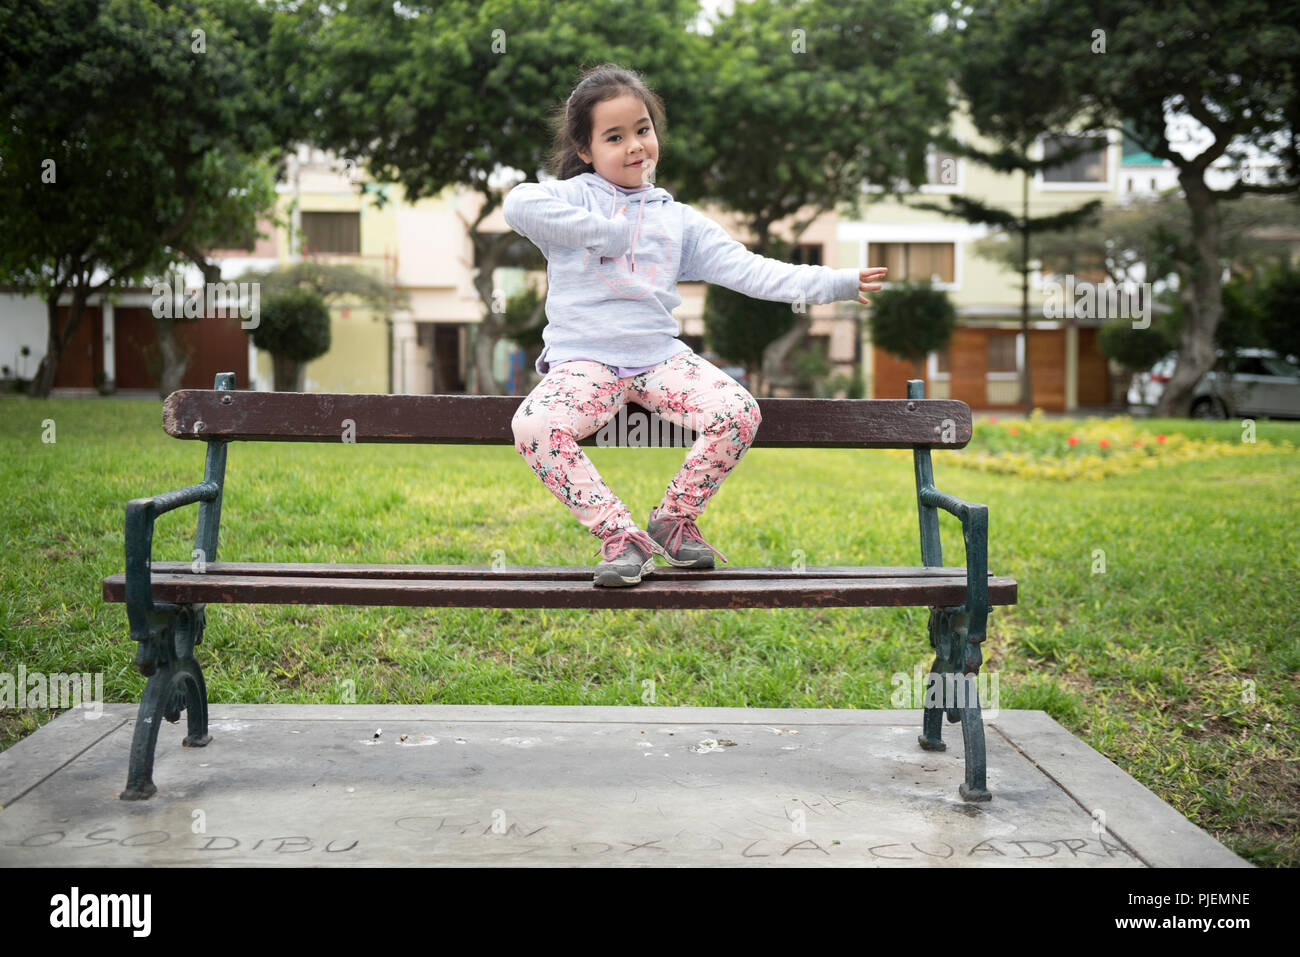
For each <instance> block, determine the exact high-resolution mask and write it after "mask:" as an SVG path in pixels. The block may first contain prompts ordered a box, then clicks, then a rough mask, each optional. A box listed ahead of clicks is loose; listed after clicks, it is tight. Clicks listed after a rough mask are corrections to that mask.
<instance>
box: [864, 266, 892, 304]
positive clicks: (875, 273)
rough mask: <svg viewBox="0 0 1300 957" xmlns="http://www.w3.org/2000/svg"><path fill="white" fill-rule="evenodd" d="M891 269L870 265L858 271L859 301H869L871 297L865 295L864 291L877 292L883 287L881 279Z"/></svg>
mask: <svg viewBox="0 0 1300 957" xmlns="http://www.w3.org/2000/svg"><path fill="white" fill-rule="evenodd" d="M887 272H889V269H888V268H887V267H885V266H868V267H867V268H866V269H863V270H862V271H861V272H859V273H858V289H859V290H860V291H859V293H858V302H861V303H869V302H871V300H870V299H867V298H865V297H863V295H862V292H875V291H876V290H877V289H880V288H881V285H880V282H879V280H881V279H884V278H885V273H887Z"/></svg>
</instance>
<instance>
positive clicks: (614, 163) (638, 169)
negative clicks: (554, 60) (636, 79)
mask: <svg viewBox="0 0 1300 957" xmlns="http://www.w3.org/2000/svg"><path fill="white" fill-rule="evenodd" d="M591 130H592V140H591V143H590V144H589V145H588V148H587V149H585V150H579V151H578V155H579V156H581V157H582V159H583V162H585V163H590V164H591V165H592V166H594V167H595V168H596V172H597V173H599V174H600V175H601V176H603V177H605V179H607V180H609V181H610V182H611V183H617V184H618V185H619V186H625V187H627V188H628V189H636V188H637V187H638V186H641V185H642V183H643V180H642V176H643V175H644V173H645V170H646V167H647V166H648V165H649V162H650V161H653V162H654V164H655V165H658V163H659V141H658V140H657V139H655V128H654V123H653V122H652V121H651V119H650V115H649V111H648V110H646V107H645V104H644V103H643V102H641V98H640V97H639V96H633V95H632V94H631V93H624V94H623V95H622V96H619V97H615V98H614V99H609V100H602V101H601V102H600V103H597V104H596V106H595V108H594V109H593V110H592V115H591Z"/></svg>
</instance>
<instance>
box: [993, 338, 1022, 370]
mask: <svg viewBox="0 0 1300 957" xmlns="http://www.w3.org/2000/svg"><path fill="white" fill-rule="evenodd" d="M988 371H989V372H1018V371H1019V369H1017V367H1016V334H1015V333H1014V332H1010V333H1007V332H1003V333H997V332H994V333H990V334H989V365H988Z"/></svg>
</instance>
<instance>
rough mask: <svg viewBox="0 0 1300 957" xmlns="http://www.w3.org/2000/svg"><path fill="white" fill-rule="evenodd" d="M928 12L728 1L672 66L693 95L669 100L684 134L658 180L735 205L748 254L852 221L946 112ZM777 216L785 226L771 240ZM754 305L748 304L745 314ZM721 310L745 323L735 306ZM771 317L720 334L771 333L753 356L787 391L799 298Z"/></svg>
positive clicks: (695, 197)
mask: <svg viewBox="0 0 1300 957" xmlns="http://www.w3.org/2000/svg"><path fill="white" fill-rule="evenodd" d="M940 6H941V4H938V3H933V2H927V0H883V2H876V0H846V2H830V0H809V2H805V3H801V4H797V5H794V6H792V5H790V4H788V3H785V2H782V0H754V2H750V3H738V4H735V6H734V8H733V10H732V11H731V13H730V15H728V16H726V17H723V18H722V19H721V20H719V22H718V23H717V25H716V26H715V27H714V30H713V34H712V36H711V37H710V49H711V51H712V53H711V56H710V57H709V59H708V61H707V63H701V64H700V65H699V66H698V67H697V70H698V72H697V73H688V72H686V71H682V72H683V75H684V79H685V80H686V81H687V82H688V83H689V84H690V85H691V87H692V89H689V90H685V91H681V92H680V93H679V94H678V96H677V98H676V100H675V101H674V102H675V105H676V108H677V117H676V118H677V122H678V124H679V126H680V128H681V129H682V130H683V131H684V132H683V133H682V139H683V143H682V145H681V146H680V147H679V148H678V149H677V150H676V151H675V152H674V153H673V155H672V157H671V160H670V162H671V163H672V164H673V165H672V166H671V167H670V170H671V171H670V173H669V175H674V174H675V176H676V181H677V182H678V183H679V184H680V187H681V188H680V189H678V190H677V191H675V198H677V199H679V200H680V201H682V202H704V201H708V202H713V203H717V204H718V205H719V206H721V207H723V208H724V209H729V210H733V211H735V212H736V213H738V214H739V215H740V216H741V217H743V219H744V222H745V225H746V228H747V229H748V231H749V233H750V234H751V235H752V236H753V237H754V241H753V243H752V245H751V249H752V250H753V251H754V252H756V253H758V254H759V255H763V256H769V257H771V258H777V259H780V258H784V257H785V254H786V250H787V249H788V248H789V245H790V244H792V243H796V242H798V240H799V238H800V236H801V235H802V234H803V233H804V231H805V230H806V229H807V228H808V226H810V225H811V224H812V223H813V222H814V221H815V220H816V219H817V218H818V217H819V216H821V215H823V214H825V213H827V212H831V211H832V210H835V209H836V208H839V207H844V208H847V209H849V210H851V211H852V212H853V213H854V214H856V215H861V209H862V207H863V206H864V204H865V203H866V202H867V200H868V197H867V194H866V193H865V192H864V190H863V185H864V184H865V183H872V184H877V185H881V186H885V187H886V188H892V184H894V183H895V182H896V181H898V180H900V179H904V178H911V179H913V180H919V179H920V177H921V175H922V173H921V170H922V169H923V167H924V162H925V149H924V145H925V143H926V142H928V140H929V138H930V131H931V130H932V129H933V128H934V127H935V126H937V125H942V124H944V123H946V120H947V117H948V114H949V111H950V107H949V103H948V95H947V81H948V78H949V76H950V75H951V70H950V68H949V66H948V64H949V62H950V55H949V54H950V50H949V46H948V44H949V40H950V38H949V37H948V36H946V35H945V34H942V33H939V32H936V31H935V30H934V29H933V28H932V25H931V24H932V20H933V16H934V14H935V12H936V11H937V10H938V9H939V8H940ZM695 88H699V89H695ZM877 120H882V121H877ZM781 223H785V224H787V226H786V228H785V229H783V230H782V233H783V235H782V236H781V237H778V236H777V235H775V233H774V227H776V225H777V224H781ZM855 265H856V263H855ZM765 312H766V307H759V310H756V313H755V315H756V316H758V315H764V314H765ZM781 314H782V313H780V312H779V311H778V312H774V313H772V316H773V317H774V319H775V316H777V315H781ZM721 315H722V316H723V317H728V318H726V319H725V321H728V322H739V323H741V324H743V323H745V322H746V318H745V316H744V314H743V313H740V312H737V311H735V310H724V311H723V312H722V313H721ZM783 316H784V321H783V322H782V323H781V324H779V325H778V324H776V323H775V321H773V325H772V327H767V323H766V322H765V321H764V320H761V319H760V320H758V321H759V322H760V326H759V327H758V328H756V329H754V330H746V331H742V332H738V333H727V334H725V335H723V334H719V337H721V338H726V339H728V340H731V341H734V340H736V339H738V338H739V339H750V340H752V339H754V338H761V337H764V336H768V337H770V338H767V340H766V341H765V342H763V359H762V362H761V366H762V373H763V374H762V379H763V381H764V385H765V388H766V391H767V393H768V394H770V393H771V390H772V388H773V387H774V386H787V387H789V386H797V384H798V374H797V373H796V372H795V371H794V370H793V369H791V368H790V367H789V359H790V357H791V356H792V355H793V353H794V352H795V351H796V349H797V347H798V346H799V345H800V343H802V342H803V341H804V340H805V339H806V337H807V334H808V330H809V329H810V327H811V325H812V314H811V312H810V311H809V308H808V306H807V304H802V305H799V304H796V308H795V309H793V310H791V309H790V308H788V307H787V308H786V309H785V310H784V312H783ZM782 326H783V327H784V328H782ZM769 329H770V331H769ZM746 348H747V350H748V349H749V347H746ZM719 351H722V350H721V348H720V347H719ZM733 357H734V358H737V359H741V358H742V356H741V355H736V356H733Z"/></svg>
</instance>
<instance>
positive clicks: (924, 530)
mask: <svg viewBox="0 0 1300 957" xmlns="http://www.w3.org/2000/svg"><path fill="white" fill-rule="evenodd" d="M234 387H235V376H234V374H233V373H222V374H220V375H218V376H217V379H216V384H215V388H213V389H211V390H207V389H185V390H181V391H179V392H173V393H172V394H171V395H170V396H168V397H167V399H166V401H165V402H164V404H163V427H164V429H165V430H166V431H167V433H168V434H169V435H172V436H175V437H176V438H179V439H192V440H199V441H202V442H206V443H207V463H206V468H205V469H204V475H203V481H202V482H200V483H198V484H197V485H191V486H189V487H187V488H182V489H177V490H175V491H172V492H163V493H162V494H160V495H154V496H152V497H150V498H137V499H133V500H132V501H130V502H128V503H127V505H126V571H125V573H124V574H119V575H110V576H109V577H107V578H105V579H104V581H103V590H104V600H105V601H108V602H125V603H126V613H127V618H128V620H129V622H130V626H131V637H132V638H134V639H135V640H136V641H137V642H138V647H137V650H136V658H135V664H136V667H137V668H138V669H139V671H140V673H141V674H144V675H146V676H148V678H149V681H148V683H147V685H146V686H145V691H144V698H143V700H142V701H141V703H140V713H139V717H138V719H137V721H136V725H135V736H134V739H133V741H132V745H131V758H130V767H129V771H128V774H127V785H126V790H124V791H123V792H122V794H121V798H122V799H123V800H143V799H147V798H149V797H150V796H152V795H153V794H154V792H155V790H156V788H155V787H154V783H153V763H154V747H155V745H156V743H157V740H158V730H159V726H160V724H161V720H162V719H163V718H166V719H167V720H168V721H170V722H176V721H178V720H179V719H180V712H181V711H185V712H186V713H187V722H188V732H189V733H188V734H187V735H186V736H185V738H184V742H183V743H184V744H185V745H187V746H189V747H203V746H204V745H206V744H208V742H209V741H210V740H211V738H210V737H209V735H208V703H207V691H206V688H205V685H204V681H203V672H202V669H201V668H200V667H199V662H198V659H197V658H196V657H195V656H194V648H195V646H197V645H198V644H199V643H200V642H201V641H202V639H203V628H204V622H205V606H206V605H208V604H213V603H263V604H302V605H381V606H394V605H405V606H421V607H430V606H440V607H445V606H455V607H473V608H674V609H678V608H682V609H691V608H696V609H708V608H727V609H732V608H846V607H866V606H883V605H895V606H917V607H924V606H928V607H929V608H930V619H929V637H930V645H931V646H932V647H933V648H934V650H935V660H934V664H933V666H932V669H931V674H932V677H931V680H932V681H936V682H937V678H936V677H935V676H945V677H944V678H943V681H944V686H943V687H944V689H945V691H946V692H947V693H945V694H944V695H933V694H927V697H926V700H925V708H924V710H923V718H922V733H921V735H920V738H919V741H920V745H921V747H922V748H925V749H927V750H938V751H942V750H944V748H945V745H944V743H943V741H942V740H941V734H940V733H941V727H942V725H941V717H942V715H943V714H944V713H945V712H946V714H947V717H948V720H949V721H950V722H957V721H960V722H961V729H962V740H963V743H964V746H965V759H966V779H965V781H964V782H963V783H962V784H961V786H960V788H959V791H960V794H961V796H962V798H964V799H965V800H967V801H987V800H988V799H989V797H990V795H989V791H988V789H987V787H986V786H985V755H984V727H983V724H982V719H981V713H980V702H979V699H978V695H977V693H976V691H975V680H974V676H975V675H976V674H978V672H979V667H980V663H981V660H982V659H981V653H980V643H981V642H982V641H983V640H984V635H985V626H986V623H987V620H988V614H989V608H990V606H991V605H1011V604H1015V602H1016V582H1015V581H1014V580H1013V579H1010V578H995V577H992V576H990V575H989V572H988V507H987V506H985V505H975V504H972V503H970V502H964V501H962V500H961V499H959V498H955V497H953V496H952V495H948V494H946V493H944V492H940V491H939V490H938V489H936V488H935V487H934V477H933V472H932V470H931V464H930V450H931V449H933V448H948V449H958V448H962V447H963V446H965V445H966V444H967V443H968V442H969V441H970V438H971V413H970V407H969V406H967V405H966V403H964V402H958V401H954V400H949V399H926V398H924V383H923V382H922V381H921V380H919V379H914V380H911V381H910V382H909V383H908V389H907V393H908V398H906V399H762V400H760V402H759V406H760V409H761V412H762V416H763V424H762V426H761V427H760V429H759V432H758V435H757V438H756V441H755V443H754V446H755V447H773V448H857V449H895V448H909V449H912V450H913V463H914V468H915V474H916V495H917V508H918V512H919V518H920V531H921V563H922V564H921V566H920V567H872V566H830V567H826V566H812V565H809V566H806V567H799V566H759V567H747V568H734V567H728V568H714V569H708V570H702V569H676V568H656V569H655V573H654V574H653V575H652V576H649V577H648V578H646V579H645V580H643V581H642V582H641V583H640V584H638V585H636V586H634V587H630V588H608V587H601V586H598V585H595V584H594V583H593V582H592V568H591V567H590V566H585V565H582V566H559V567H551V566H541V565H523V566H505V567H501V566H500V564H499V563H494V564H493V565H492V566H484V565H349V564H335V563H301V564H286V563H280V562H237V561H236V562H219V561H217V539H218V531H219V527H220V524H221V501H222V494H223V490H224V488H225V482H226V453H227V451H228V449H229V448H230V443H232V442H241V441H242V442H256V441H274V442H342V441H345V440H347V439H348V436H347V432H348V430H349V428H351V429H352V430H353V435H352V436H351V439H352V440H354V441H356V442H358V443H360V442H404V443H412V442H414V443H430V444H444V445H497V444H506V445H510V446H513V445H514V434H513V430H512V426H511V419H512V417H513V416H514V413H515V411H516V410H517V409H518V407H519V404H520V402H521V399H520V398H519V397H518V396H460V395H318V394H311V393H282V392H247V391H245V392H239V391H235V388H234ZM636 413H640V414H641V415H643V416H646V417H647V419H649V421H650V423H651V424H652V425H653V424H655V423H658V422H659V421H660V420H659V418H658V416H651V415H650V413H649V412H648V411H647V410H645V409H643V408H641V407H640V406H638V405H636V404H634V403H629V405H628V407H627V415H628V418H629V419H630V418H631V416H632V415H634V414H636ZM643 421H644V420H643ZM643 431H644V430H643ZM648 433H649V434H648V436H647V437H646V438H647V441H646V442H645V444H646V445H657V444H659V442H658V441H657V438H658V437H661V436H662V430H660V429H657V428H654V427H652V428H650V429H649V430H648ZM599 436H600V433H596V435H594V436H590V437H588V438H586V439H584V440H582V442H581V443H580V444H581V445H586V446H590V445H594V444H598V442H597V439H598V438H599ZM679 437H681V438H684V440H685V441H686V442H687V444H688V445H689V444H690V442H692V441H693V440H694V433H692V432H689V431H685V432H684V434H683V433H680V432H679ZM640 441H641V436H639V435H638V436H630V437H629V441H628V443H627V444H629V445H632V444H638V443H639V442H640ZM665 444H672V443H671V442H668V443H665ZM520 468H521V469H523V468H524V466H523V464H522V463H521V464H520ZM195 503H197V504H198V506H199V515H198V531H197V534H196V535H195V539H194V542H195V552H194V558H195V559H196V560H195V561H191V562H185V561H181V562H154V561H153V547H152V546H153V530H154V522H155V521H156V520H157V519H158V516H160V515H162V514H163V513H165V512H169V511H171V510H173V509H176V508H179V507H181V506H183V505H192V504H195ZM538 507H539V508H541V507H542V505H541V504H540V500H539V505H538ZM940 509H942V510H944V511H946V512H949V513H950V514H952V515H954V516H956V517H957V518H958V519H959V520H960V521H961V528H962V537H963V540H964V542H965V546H966V566H965V567H960V566H951V567H944V565H943V558H942V556H941V552H940V542H939V516H938V512H939V510H940ZM963 683H964V685H965V688H966V689H968V690H967V691H966V693H965V695H963V694H961V693H960V689H961V687H962V684H963ZM935 687H938V685H937V683H936V685H935ZM953 689H957V690H958V693H957V694H956V695H955V696H954V695H953V694H952V693H951V691H952V690H953Z"/></svg>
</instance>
